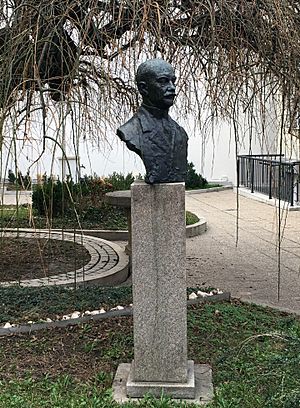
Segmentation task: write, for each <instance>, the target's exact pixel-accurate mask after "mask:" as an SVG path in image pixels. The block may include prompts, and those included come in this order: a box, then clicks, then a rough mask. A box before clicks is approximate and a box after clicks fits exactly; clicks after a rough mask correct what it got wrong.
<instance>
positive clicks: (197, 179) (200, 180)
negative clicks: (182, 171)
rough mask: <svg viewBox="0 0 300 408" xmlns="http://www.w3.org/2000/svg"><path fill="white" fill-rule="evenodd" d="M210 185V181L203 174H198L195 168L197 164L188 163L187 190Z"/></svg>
mask: <svg viewBox="0 0 300 408" xmlns="http://www.w3.org/2000/svg"><path fill="white" fill-rule="evenodd" d="M207 185H208V181H207V180H206V179H205V178H204V177H202V176H201V174H197V173H196V170H195V165H194V164H193V163H192V162H190V163H189V162H188V163H187V175H186V182H185V187H186V189H187V190H192V189H196V188H199V189H200V188H205V187H206V186H207Z"/></svg>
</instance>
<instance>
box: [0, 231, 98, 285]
mask: <svg viewBox="0 0 300 408" xmlns="http://www.w3.org/2000/svg"><path fill="white" fill-rule="evenodd" d="M0 259H1V264H0V282H5V281H14V280H16V281H19V280H24V279H36V278H44V277H46V276H47V277H48V276H51V275H57V274H63V273H67V272H70V271H73V270H74V269H80V268H81V267H82V266H83V265H85V264H87V263H88V262H89V261H90V259H91V256H90V254H89V252H88V250H87V249H86V248H85V247H84V246H83V245H80V244H78V243H75V242H70V241H63V240H54V239H44V238H37V237H32V238H9V237H0Z"/></svg>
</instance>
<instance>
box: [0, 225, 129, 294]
mask: <svg viewBox="0 0 300 408" xmlns="http://www.w3.org/2000/svg"><path fill="white" fill-rule="evenodd" d="M62 235H63V237H62ZM3 236H4V237H5V236H7V237H16V236H18V237H20V238H30V237H33V236H35V237H36V236H38V237H39V238H47V239H62V238H63V239H64V240H66V241H72V242H74V239H75V242H76V243H78V244H82V245H84V247H85V248H86V249H87V250H88V251H89V253H90V256H91V259H90V261H89V262H88V263H87V264H86V265H84V266H83V267H82V268H79V269H77V270H76V271H72V272H67V273H63V274H58V275H51V276H49V277H45V278H37V279H26V280H25V279H24V280H22V281H20V285H21V286H45V285H62V284H63V285H74V283H75V282H76V283H77V284H80V283H83V282H88V281H93V280H99V279H101V278H102V277H105V276H107V275H108V274H110V273H112V274H113V273H114V272H116V271H118V269H122V268H124V267H125V266H126V264H127V263H128V257H127V256H126V255H125V253H124V251H123V250H122V249H121V248H120V247H119V246H118V245H116V244H115V243H111V242H108V241H105V240H102V239H100V238H96V237H91V236H81V235H79V234H77V235H75V236H74V234H71V233H66V232H64V233H63V234H62V233H61V232H49V231H47V232H46V231H38V230H37V231H35V232H32V231H30V230H26V229H23V230H19V231H18V232H14V231H7V232H5V233H3ZM18 283H19V282H0V286H9V285H11V284H18Z"/></svg>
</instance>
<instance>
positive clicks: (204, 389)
mask: <svg viewBox="0 0 300 408" xmlns="http://www.w3.org/2000/svg"><path fill="white" fill-rule="evenodd" d="M130 369H131V364H130V363H123V364H120V365H119V367H118V369H117V373H116V376H115V379H114V382H113V399H114V400H115V401H116V402H118V403H119V404H122V403H125V402H128V401H138V400H139V399H141V398H130V397H128V395H127V390H126V384H127V382H128V378H129V374H130ZM194 378H195V389H194V392H195V394H194V398H189V399H187V398H178V397H177V398H176V397H173V398H174V399H175V400H176V399H179V400H180V401H184V402H186V403H191V404H196V405H205V404H207V403H209V402H210V401H211V400H212V398H213V384H212V370H211V367H210V366H209V365H208V364H195V365H194ZM160 387H161V391H160V394H159V396H160V395H161V394H162V392H163V393H164V394H166V392H165V385H163V386H162V385H161V384H160ZM147 393H149V394H152V392H151V391H146V390H145V394H147Z"/></svg>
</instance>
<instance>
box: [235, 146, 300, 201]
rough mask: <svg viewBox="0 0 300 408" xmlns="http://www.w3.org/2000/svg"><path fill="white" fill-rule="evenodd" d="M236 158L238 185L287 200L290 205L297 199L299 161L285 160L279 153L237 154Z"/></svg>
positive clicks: (252, 191)
mask: <svg viewBox="0 0 300 408" xmlns="http://www.w3.org/2000/svg"><path fill="white" fill-rule="evenodd" d="M237 160H238V180H237V184H238V187H240V186H243V187H246V188H249V189H250V190H251V193H254V192H259V193H262V194H266V195H268V197H269V199H271V198H277V199H280V200H283V201H287V202H288V203H290V205H291V206H293V205H294V204H295V202H298V201H299V172H300V162H299V161H289V160H285V158H284V155H280V154H261V155H255V154H254V155H238V158H237Z"/></svg>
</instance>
